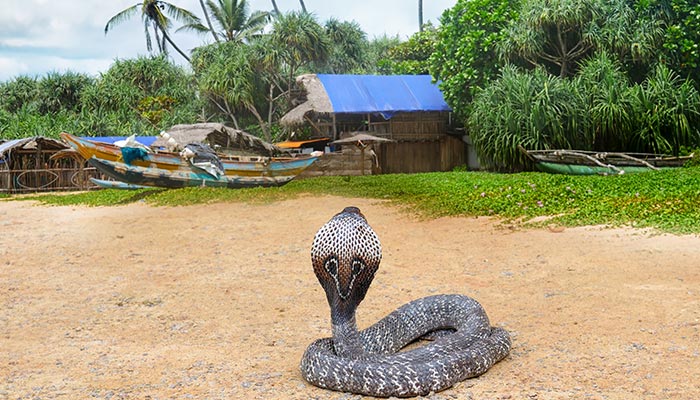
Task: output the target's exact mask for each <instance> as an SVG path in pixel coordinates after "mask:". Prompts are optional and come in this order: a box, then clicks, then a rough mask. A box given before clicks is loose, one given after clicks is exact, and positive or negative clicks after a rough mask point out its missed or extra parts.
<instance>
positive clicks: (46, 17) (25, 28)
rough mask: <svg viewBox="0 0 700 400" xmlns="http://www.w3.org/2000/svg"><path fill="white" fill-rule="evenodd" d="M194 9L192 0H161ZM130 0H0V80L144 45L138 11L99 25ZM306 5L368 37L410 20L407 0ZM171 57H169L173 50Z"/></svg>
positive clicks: (412, 5) (436, 6)
mask: <svg viewBox="0 0 700 400" xmlns="http://www.w3.org/2000/svg"><path fill="white" fill-rule="evenodd" d="M169 1H170V2H171V3H173V4H175V5H177V6H179V7H182V8H186V9H188V10H191V11H193V12H194V13H196V14H198V15H201V14H202V11H201V8H200V5H199V1H198V0H169ZM456 1H457V0H428V1H424V20H425V21H426V22H427V21H428V20H431V21H432V22H433V23H434V24H437V22H438V18H439V16H440V15H441V14H442V11H443V10H444V9H446V8H450V7H452V6H454V4H455V3H456ZM136 2H137V0H113V1H108V2H105V1H100V0H82V1H77V0H73V1H65V0H64V1H52V0H3V6H2V13H0V81H4V80H7V79H10V78H12V77H13V76H16V75H18V74H29V75H42V74H44V73H46V72H49V71H54V70H58V71H61V70H65V69H71V70H74V71H77V72H86V73H90V74H97V73H98V72H101V71H104V70H106V69H107V68H108V67H109V65H110V64H111V63H112V61H113V60H114V59H116V58H130V57H135V56H137V55H139V54H145V53H146V44H145V38H144V35H143V23H142V21H141V19H140V16H136V17H134V18H133V19H132V20H130V21H126V22H124V23H123V24H121V25H117V26H115V27H114V29H112V30H111V31H110V32H109V33H108V34H107V35H105V34H104V25H105V24H106V22H107V21H108V20H109V18H111V17H112V16H113V15H115V14H116V13H118V12H119V11H121V10H123V9H125V8H127V7H129V6H132V5H134V4H136ZM304 3H305V4H306V7H307V9H308V10H309V11H310V12H313V13H314V14H315V15H316V17H317V18H318V20H319V21H320V22H321V23H323V22H324V21H326V20H327V19H328V18H330V17H335V18H338V19H340V20H354V21H356V22H357V23H358V24H359V25H360V26H361V27H362V29H363V30H364V31H365V32H367V35H368V37H369V38H373V37H376V36H381V35H383V34H385V33H386V34H387V35H389V36H394V35H399V37H400V38H402V39H406V38H407V37H408V36H410V35H411V34H412V33H414V32H415V31H416V30H417V28H418V11H417V9H418V5H417V4H418V2H417V1H415V0H381V1H377V0H354V1H351V2H346V1H341V0H323V1H322V0H305V1H304ZM249 4H250V9H251V10H270V9H271V8H272V2H271V1H269V0H249ZM277 4H278V6H279V8H280V9H281V10H282V11H290V10H300V5H299V1H298V0H277ZM173 39H174V40H175V42H176V43H177V44H178V45H179V46H180V47H181V48H183V49H187V50H190V49H192V48H194V47H196V46H198V45H200V44H201V43H202V42H203V41H204V40H207V39H205V38H204V37H202V36H197V35H195V34H192V33H180V34H174V38H173ZM173 57H174V58H175V60H176V61H178V62H182V60H179V59H178V58H179V56H177V55H175V53H174V51H173Z"/></svg>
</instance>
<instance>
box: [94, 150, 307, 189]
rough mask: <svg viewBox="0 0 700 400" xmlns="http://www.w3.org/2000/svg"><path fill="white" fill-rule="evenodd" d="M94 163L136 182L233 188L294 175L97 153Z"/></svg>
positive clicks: (270, 183) (275, 182) (272, 183)
mask: <svg viewBox="0 0 700 400" xmlns="http://www.w3.org/2000/svg"><path fill="white" fill-rule="evenodd" d="M88 162H89V163H90V165H92V166H93V167H95V168H97V170H99V171H100V172H102V173H103V174H105V175H107V176H109V177H111V178H113V179H116V180H118V181H121V182H125V183H128V184H132V185H142V186H151V187H164V188H183V187H223V188H229V189H239V188H250V187H270V186H282V185H284V184H285V183H287V182H289V181H291V180H292V179H294V176H293V175H292V176H290V175H285V176H231V175H219V176H217V175H215V174H212V173H210V172H208V171H207V170H205V169H203V168H199V167H196V166H194V165H190V167H189V168H188V169H177V170H173V171H171V170H167V169H162V168H148V167H139V166H136V165H128V164H125V163H122V162H118V161H109V160H104V159H100V158H96V157H92V158H90V159H89V160H88Z"/></svg>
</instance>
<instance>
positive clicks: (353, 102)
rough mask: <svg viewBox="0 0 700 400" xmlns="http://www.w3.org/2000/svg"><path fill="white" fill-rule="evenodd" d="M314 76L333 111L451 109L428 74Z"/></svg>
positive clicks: (387, 113)
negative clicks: (326, 95)
mask: <svg viewBox="0 0 700 400" xmlns="http://www.w3.org/2000/svg"><path fill="white" fill-rule="evenodd" d="M317 76H318V79H319V80H320V81H321V83H322V84H323V87H324V88H325V90H326V93H327V94H328V97H329V99H330V101H331V104H332V106H333V112H336V113H355V114H359V113H381V114H383V115H384V117H385V118H391V117H392V116H393V115H394V114H395V113H397V112H400V111H402V112H415V111H451V108H450V107H449V106H448V105H447V103H445V100H444V98H443V96H442V92H440V89H439V88H438V86H437V84H436V83H433V82H432V77H431V76H430V75H330V74H318V75H317Z"/></svg>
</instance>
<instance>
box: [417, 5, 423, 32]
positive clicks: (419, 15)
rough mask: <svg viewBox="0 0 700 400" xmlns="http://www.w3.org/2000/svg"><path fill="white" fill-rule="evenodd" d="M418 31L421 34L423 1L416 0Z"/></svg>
mask: <svg viewBox="0 0 700 400" xmlns="http://www.w3.org/2000/svg"><path fill="white" fill-rule="evenodd" d="M418 31H419V32H423V0H418Z"/></svg>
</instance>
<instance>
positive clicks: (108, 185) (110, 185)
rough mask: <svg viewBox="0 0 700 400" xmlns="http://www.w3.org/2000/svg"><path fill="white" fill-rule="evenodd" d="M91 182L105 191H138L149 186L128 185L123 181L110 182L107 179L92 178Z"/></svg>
mask: <svg viewBox="0 0 700 400" xmlns="http://www.w3.org/2000/svg"><path fill="white" fill-rule="evenodd" d="M90 182H92V183H94V184H95V185H97V186H99V187H101V188H104V189H123V190H137V189H144V188H147V187H148V186H142V185H133V184H131V183H126V182H122V181H108V180H105V179H97V178H90Z"/></svg>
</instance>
